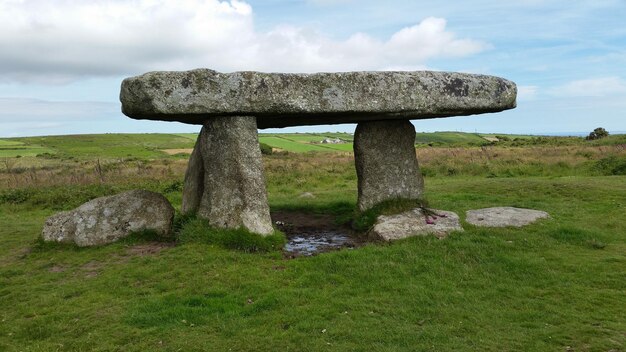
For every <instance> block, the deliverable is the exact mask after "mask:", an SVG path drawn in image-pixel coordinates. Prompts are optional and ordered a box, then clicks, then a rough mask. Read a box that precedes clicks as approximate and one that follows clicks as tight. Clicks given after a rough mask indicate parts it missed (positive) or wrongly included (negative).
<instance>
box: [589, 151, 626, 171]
mask: <svg viewBox="0 0 626 352" xmlns="http://www.w3.org/2000/svg"><path fill="white" fill-rule="evenodd" d="M592 169H593V170H594V171H596V172H598V173H600V174H601V175H606V176H610V175H626V157H625V156H616V155H611V156H608V157H606V158H602V159H600V160H598V161H596V162H595V163H594V164H593V167H592Z"/></svg>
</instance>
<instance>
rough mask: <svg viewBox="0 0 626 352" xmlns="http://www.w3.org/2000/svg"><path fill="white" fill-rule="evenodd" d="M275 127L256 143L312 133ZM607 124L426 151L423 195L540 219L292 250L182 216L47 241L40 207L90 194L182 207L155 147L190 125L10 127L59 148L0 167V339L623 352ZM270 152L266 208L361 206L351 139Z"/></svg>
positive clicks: (625, 304)
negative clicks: (170, 222)
mask: <svg viewBox="0 0 626 352" xmlns="http://www.w3.org/2000/svg"><path fill="white" fill-rule="evenodd" d="M324 136H326V134H324ZM279 137H280V136H277V135H274V136H263V137H262V139H263V138H278V139H281V140H285V141H287V139H288V140H289V141H290V142H291V143H296V144H301V145H304V146H309V144H307V142H309V141H311V139H310V138H313V137H314V138H317V137H316V136H307V135H304V136H299V135H283V137H287V139H284V138H279ZM339 138H342V137H339ZM612 138H613V139H612V140H610V141H603V142H594V143H584V142H580V143H579V142H578V141H576V142H575V143H574V142H568V143H565V144H560V143H548V144H545V143H544V142H538V143H535V144H529V145H524V146H513V145H512V143H513V141H511V142H506V143H503V144H502V145H494V146H482V147H480V146H475V147H470V146H465V147H459V146H458V145H455V144H454V143H453V145H454V146H453V147H450V146H448V147H434V148H418V149H417V154H418V158H419V160H420V165H421V167H422V169H423V171H424V174H425V175H426V190H427V199H428V200H429V202H430V204H431V206H433V207H435V208H439V209H446V210H451V211H455V212H457V213H458V214H459V215H460V216H461V218H462V220H463V219H464V218H465V215H464V214H465V211H466V210H469V209H476V208H481V207H491V206H519V207H529V208H535V209H541V210H545V211H547V212H548V213H550V216H551V217H550V219H547V220H543V221H541V222H539V223H537V224H533V225H531V226H528V227H525V228H521V229H514V228H505V229H482V228H477V227H473V226H470V225H468V224H467V223H464V227H465V229H466V231H465V232H463V233H456V234H453V235H451V236H450V237H448V238H446V239H444V240H438V239H436V238H434V237H425V238H412V239H407V240H402V241H398V242H395V243H392V244H376V243H372V244H368V245H366V246H364V247H362V248H358V249H354V250H343V251H338V252H331V253H325V254H322V255H319V256H315V257H310V258H298V259H292V260H288V259H285V258H283V256H282V255H281V254H280V253H279V252H272V251H270V252H266V253H247V252H242V251H237V250H232V249H225V248H223V247H221V246H218V245H214V244H210V243H209V241H206V240H203V239H202V235H198V236H195V237H194V236H189V234H190V232H193V231H192V230H193V229H192V228H190V227H189V223H188V224H184V223H182V222H180V221H179V224H180V225H179V227H180V228H181V230H180V231H179V232H178V234H177V239H176V240H175V241H172V242H168V241H165V242H155V241H154V239H150V238H148V239H146V238H140V237H136V238H132V239H128V240H125V241H122V242H119V243H116V244H113V245H109V246H104V247H98V248H89V249H78V248H75V247H71V246H52V245H42V244H40V243H38V242H37V237H38V235H39V233H40V231H41V228H42V226H43V222H44V221H45V219H46V217H47V216H50V215H51V214H53V213H55V212H57V211H59V210H67V209H72V208H73V207H76V206H77V205H79V204H81V203H82V202H84V201H87V200H89V199H91V198H94V197H97V196H101V195H107V194H114V193H117V192H120V191H122V190H126V189H132V188H144V189H150V190H153V191H157V192H160V193H163V194H164V195H165V196H166V197H167V198H168V199H170V201H172V203H173V205H174V206H175V207H176V208H179V206H180V201H181V185H182V182H181V181H182V177H183V174H184V170H185V165H186V159H185V158H182V157H180V156H168V155H167V154H165V153H162V152H160V150H161V149H179V148H180V149H182V148H191V147H192V146H193V143H194V136H193V135H126V136H125V135H106V136H104V137H100V136H91V137H78V136H65V137H44V138H39V137H37V138H32V139H19V140H17V142H21V143H25V144H28V143H33V144H37V145H41V146H42V147H45V148H50V149H51V150H52V151H53V152H54V153H55V154H54V155H57V156H59V157H58V158H51V159H50V156H47V157H45V158H42V157H39V158H37V157H22V158H18V159H15V158H14V159H15V160H17V162H16V163H15V164H14V165H12V168H11V169H9V168H3V165H2V164H0V351H4V350H6V351H146V350H148V351H179V350H180V351H207V350H215V351H221V350H232V351H275V350H281V351H319V350H335V351H416V350H418V351H419V350H436V351H459V350H462V351H465V350H480V351H624V346H625V345H626V318H625V317H626V295H625V292H626V221H625V220H626V215H625V214H626V148H625V146H624V144H626V143H623V142H622V140H623V139H620V138H623V137H619V136H617V137H612ZM5 141H9V142H13V141H15V140H14V139H5ZM314 141H315V140H314ZM109 143H110V144H109ZM115 145H117V146H118V147H115ZM123 146H126V148H127V149H124V147H123ZM298 146H299V145H298ZM313 146H315V145H313ZM83 148H87V150H85V149H83ZM125 150H126V151H130V152H125ZM303 151H306V150H303ZM91 153H94V154H91ZM135 153H136V154H138V156H135ZM128 154H131V155H132V157H128ZM98 158H100V159H102V161H98V160H96V159H98ZM12 160H13V159H12ZM98 165H99V167H98ZM264 165H265V170H266V178H267V184H268V185H267V187H268V193H269V201H270V207H271V209H272V211H278V210H290V211H300V212H306V213H323V214H332V215H334V216H335V217H336V219H337V221H339V222H341V221H346V220H348V219H349V218H350V217H352V216H353V215H354V205H355V202H356V175H355V171H354V161H353V157H352V154H351V153H349V152H336V151H333V150H323V151H320V152H316V153H287V154H284V153H283V154H275V155H266V156H264ZM302 192H310V193H312V194H314V195H315V198H306V199H305V198H299V197H298V196H299V195H300V194H301V193H302ZM179 219H180V218H179ZM180 220H182V219H180Z"/></svg>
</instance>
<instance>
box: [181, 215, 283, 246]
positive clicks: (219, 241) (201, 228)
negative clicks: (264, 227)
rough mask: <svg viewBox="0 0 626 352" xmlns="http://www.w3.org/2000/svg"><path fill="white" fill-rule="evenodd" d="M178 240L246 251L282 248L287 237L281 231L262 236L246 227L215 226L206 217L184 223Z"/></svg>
mask: <svg viewBox="0 0 626 352" xmlns="http://www.w3.org/2000/svg"><path fill="white" fill-rule="evenodd" d="M178 241H179V242H180V243H183V244H184V243H206V244H215V245H218V246H221V247H224V248H228V249H236V250H240V251H244V252H272V251H278V250H280V249H282V248H283V246H284V245H285V243H286V238H285V235H284V234H283V233H281V232H280V231H276V232H275V233H274V234H272V235H269V236H261V235H258V234H255V233H252V232H250V231H248V230H246V229H244V228H239V229H235V230H231V229H219V228H215V227H212V226H210V225H209V222H208V221H207V220H205V219H200V218H191V219H189V220H188V221H186V222H185V223H184V224H182V226H181V228H180V230H179V232H178Z"/></svg>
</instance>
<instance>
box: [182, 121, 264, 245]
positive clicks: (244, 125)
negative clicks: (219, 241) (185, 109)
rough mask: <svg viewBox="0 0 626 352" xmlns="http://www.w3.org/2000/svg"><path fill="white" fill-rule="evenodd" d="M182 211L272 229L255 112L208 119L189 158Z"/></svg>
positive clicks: (224, 224) (220, 223)
mask: <svg viewBox="0 0 626 352" xmlns="http://www.w3.org/2000/svg"><path fill="white" fill-rule="evenodd" d="M182 211H183V213H186V214H193V213H195V214H197V215H198V216H199V217H202V218H205V219H207V220H208V221H209V224H210V225H211V226H215V227H220V228H239V227H244V228H246V229H248V230H249V231H251V232H254V233H258V234H261V235H268V234H271V233H273V231H274V230H273V228H272V220H271V218H270V211H269V206H268V203H267V193H266V190H265V178H264V176H263V162H262V160H261V150H260V149H259V140H258V136H257V125H256V118H255V117H251V116H223V117H212V118H210V119H207V121H206V122H205V123H204V125H203V127H202V131H201V132H200V135H199V136H198V141H197V142H196V146H195V148H194V151H193V153H192V154H191V158H190V160H189V167H188V169H187V173H186V175H185V185H184V190H183V206H182Z"/></svg>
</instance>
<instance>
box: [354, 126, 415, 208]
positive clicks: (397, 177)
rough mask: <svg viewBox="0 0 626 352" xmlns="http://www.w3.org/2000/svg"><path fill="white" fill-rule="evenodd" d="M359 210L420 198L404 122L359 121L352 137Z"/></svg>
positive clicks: (410, 129)
mask: <svg viewBox="0 0 626 352" xmlns="http://www.w3.org/2000/svg"><path fill="white" fill-rule="evenodd" d="M354 163H355V166H356V174H357V178H358V192H359V193H358V201H357V205H358V207H359V210H360V211H365V210H367V209H369V208H371V207H373V206H375V205H376V204H378V203H381V202H384V201H386V200H391V199H398V198H402V199H420V198H421V197H422V194H423V193H424V179H423V177H422V174H421V172H420V169H419V166H418V163H417V156H416V154H415V127H414V126H413V124H412V123H411V122H410V121H408V120H393V121H371V122H360V123H359V124H358V125H357V128H356V132H355V134H354Z"/></svg>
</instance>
